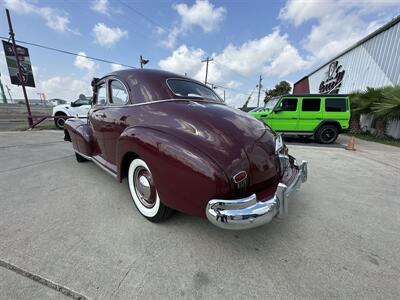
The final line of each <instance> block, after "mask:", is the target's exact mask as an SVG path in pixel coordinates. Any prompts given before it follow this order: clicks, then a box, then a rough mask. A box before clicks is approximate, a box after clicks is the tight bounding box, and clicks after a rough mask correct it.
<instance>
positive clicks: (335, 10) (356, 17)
mask: <svg viewBox="0 0 400 300" xmlns="http://www.w3.org/2000/svg"><path fill="white" fill-rule="evenodd" d="M399 4H400V0H383V1H376V0H362V1H346V0H325V1H323V2H320V1H307V0H288V1H287V2H286V4H285V6H284V7H283V8H282V9H281V11H280V14H279V18H280V19H281V20H283V21H287V22H289V23H292V24H294V25H295V26H300V25H302V24H303V23H305V22H307V21H310V20H316V21H317V23H316V24H314V25H313V26H312V28H311V30H310V33H309V34H308V36H307V37H306V38H305V39H303V41H302V45H303V48H304V49H306V50H307V51H309V52H310V53H311V54H312V56H313V62H314V63H317V62H318V63H320V62H322V61H325V60H327V59H329V58H331V57H333V56H334V55H336V54H338V53H340V52H341V51H343V50H344V49H346V48H348V47H349V46H351V45H353V44H354V43H356V42H357V41H358V40H360V39H362V38H363V37H365V36H366V35H368V34H369V33H371V32H372V31H374V30H376V29H377V28H378V27H380V26H381V25H383V24H384V23H385V22H386V21H387V19H386V18H385V17H384V18H382V17H381V18H380V19H379V20H377V17H376V15H377V13H378V12H382V11H383V9H387V8H388V7H391V6H393V7H394V8H398V7H399ZM365 15H374V17H375V21H372V22H367V21H365V20H364V18H363V16H365Z"/></svg>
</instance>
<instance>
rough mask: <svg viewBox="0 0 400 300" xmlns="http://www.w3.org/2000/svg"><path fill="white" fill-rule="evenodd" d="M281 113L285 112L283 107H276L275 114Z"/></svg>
mask: <svg viewBox="0 0 400 300" xmlns="http://www.w3.org/2000/svg"><path fill="white" fill-rule="evenodd" d="M281 111H283V109H282V107H275V108H274V112H276V113H279V112H281Z"/></svg>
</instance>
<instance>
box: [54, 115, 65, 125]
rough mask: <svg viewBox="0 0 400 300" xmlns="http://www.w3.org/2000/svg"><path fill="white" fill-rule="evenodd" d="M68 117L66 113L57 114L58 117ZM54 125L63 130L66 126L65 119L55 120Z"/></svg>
mask: <svg viewBox="0 0 400 300" xmlns="http://www.w3.org/2000/svg"><path fill="white" fill-rule="evenodd" d="M60 116H61V117H66V116H67V115H66V114H64V113H57V114H56V117H60ZM54 124H55V125H56V127H57V128H58V129H63V128H64V124H65V119H64V118H54Z"/></svg>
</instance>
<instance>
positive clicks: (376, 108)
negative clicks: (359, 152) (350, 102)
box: [372, 86, 400, 137]
mask: <svg viewBox="0 0 400 300" xmlns="http://www.w3.org/2000/svg"><path fill="white" fill-rule="evenodd" d="M381 93H382V97H381V99H380V101H379V102H374V103H373V105H372V111H373V113H374V115H375V118H376V131H377V133H376V135H377V136H378V137H384V136H385V128H386V124H387V122H389V121H394V120H400V86H387V87H384V88H382V89H381Z"/></svg>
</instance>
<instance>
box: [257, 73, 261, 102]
mask: <svg viewBox="0 0 400 300" xmlns="http://www.w3.org/2000/svg"><path fill="white" fill-rule="evenodd" d="M261 81H262V77H261V75H260V80H259V81H258V100H257V107H259V106H260V93H261V87H262V85H261Z"/></svg>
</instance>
